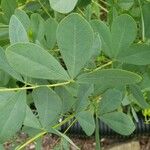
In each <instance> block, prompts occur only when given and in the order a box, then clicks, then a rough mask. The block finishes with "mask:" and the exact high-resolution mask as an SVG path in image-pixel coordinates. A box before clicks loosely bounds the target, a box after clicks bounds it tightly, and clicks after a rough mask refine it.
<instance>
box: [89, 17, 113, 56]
mask: <svg viewBox="0 0 150 150" xmlns="http://www.w3.org/2000/svg"><path fill="white" fill-rule="evenodd" d="M90 24H91V26H92V28H93V30H94V32H96V33H98V34H99V36H100V38H101V41H102V50H103V52H104V53H105V54H106V55H108V56H110V57H111V43H112V41H111V33H110V29H109V27H108V26H107V25H106V24H105V23H104V22H102V21H100V20H92V21H91V22H90Z"/></svg>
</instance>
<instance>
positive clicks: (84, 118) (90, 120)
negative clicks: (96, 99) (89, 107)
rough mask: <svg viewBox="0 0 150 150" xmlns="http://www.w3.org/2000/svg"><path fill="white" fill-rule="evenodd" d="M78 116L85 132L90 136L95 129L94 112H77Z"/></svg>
mask: <svg viewBox="0 0 150 150" xmlns="http://www.w3.org/2000/svg"><path fill="white" fill-rule="evenodd" d="M76 118H77V120H78V122H79V124H80V125H81V127H82V129H83V130H84V131H85V133H86V134H87V135H88V136H90V135H92V134H93V132H94V131H95V121H94V116H93V113H92V112H90V111H81V112H79V113H77V114H76Z"/></svg>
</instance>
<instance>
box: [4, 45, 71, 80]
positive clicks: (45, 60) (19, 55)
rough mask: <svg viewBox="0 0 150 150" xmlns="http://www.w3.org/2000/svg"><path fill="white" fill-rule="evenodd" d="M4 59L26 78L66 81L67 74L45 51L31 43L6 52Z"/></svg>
mask: <svg viewBox="0 0 150 150" xmlns="http://www.w3.org/2000/svg"><path fill="white" fill-rule="evenodd" d="M6 57H7V60H8V62H9V64H10V66H12V67H13V69H14V70H16V71H17V72H19V73H21V74H23V75H26V76H28V77H33V78H39V79H50V80H68V79H69V77H68V74H67V73H66V71H65V70H64V68H63V67H62V66H61V65H60V64H59V62H58V61H57V60H56V59H55V58H54V57H53V56H52V55H51V54H50V53H48V52H47V51H45V50H44V49H42V48H41V47H39V46H38V45H35V44H32V43H18V44H14V45H11V46H10V47H8V48H7V50H6Z"/></svg>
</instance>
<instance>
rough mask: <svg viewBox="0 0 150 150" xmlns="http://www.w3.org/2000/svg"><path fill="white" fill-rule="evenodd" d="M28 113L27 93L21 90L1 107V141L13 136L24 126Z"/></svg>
mask: <svg viewBox="0 0 150 150" xmlns="http://www.w3.org/2000/svg"><path fill="white" fill-rule="evenodd" d="M25 113H26V93H25V91H20V92H17V93H15V94H13V95H12V96H11V97H9V98H8V99H7V102H6V103H5V105H4V106H3V107H0V120H1V121H0V141H5V140H6V139H8V138H10V137H12V136H13V135H14V134H15V133H16V132H17V131H18V130H19V129H20V128H21V126H22V123H23V120H24V117H25Z"/></svg>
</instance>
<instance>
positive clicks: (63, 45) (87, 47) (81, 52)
mask: <svg viewBox="0 0 150 150" xmlns="http://www.w3.org/2000/svg"><path fill="white" fill-rule="evenodd" d="M62 37H64V38H62ZM93 40H94V33H93V30H92V28H91V27H90V25H89V23H88V22H87V21H86V20H85V19H84V18H82V17H81V16H80V15H78V14H70V15H68V16H67V17H66V18H65V19H63V20H62V21H61V22H60V24H59V25H58V29H57V42H58V46H59V48H60V52H61V54H62V56H63V59H64V62H65V64H66V66H67V68H68V72H69V74H70V76H71V78H74V77H76V76H77V75H78V74H79V72H80V70H81V69H82V68H83V67H84V66H85V64H86V63H87V61H88V60H89V58H90V56H91V47H92V44H93Z"/></svg>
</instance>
